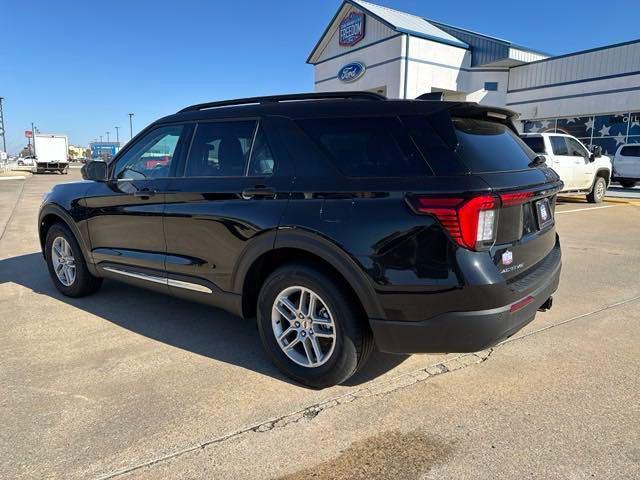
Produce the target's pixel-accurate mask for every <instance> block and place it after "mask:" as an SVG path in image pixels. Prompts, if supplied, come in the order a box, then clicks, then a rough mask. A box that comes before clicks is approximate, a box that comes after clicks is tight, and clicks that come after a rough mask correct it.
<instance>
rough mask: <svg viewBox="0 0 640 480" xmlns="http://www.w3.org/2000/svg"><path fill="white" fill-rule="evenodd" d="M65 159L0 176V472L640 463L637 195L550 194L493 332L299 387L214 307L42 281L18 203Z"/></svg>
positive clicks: (125, 289) (31, 223)
mask: <svg viewBox="0 0 640 480" xmlns="http://www.w3.org/2000/svg"><path fill="white" fill-rule="evenodd" d="M78 175H79V173H78V172H77V171H71V173H70V175H69V176H65V177H63V176H59V175H36V176H33V177H31V178H29V179H27V180H26V181H25V180H9V181H3V182H0V478H7V479H15V478H64V479H75V478H123V479H124V478H126V479H133V478H136V479H137V478H145V479H146V478H194V479H195V478H203V479H204V478H207V479H209V478H261V479H262V478H291V479H298V478H323V479H324V478H363V479H364V478H395V479H400V478H401V479H413V478H424V479H431V478H433V479H436V478H437V479H463V478H474V479H475V478H509V479H511V478H514V479H515V478H517V479H520V478H540V479H543V478H544V479H546V478H554V479H555V478H566V479H572V480H573V479H582V478H585V479H586V478H605V479H612V478H616V479H626V478H628V479H635V478H639V477H640V400H639V399H640V380H639V378H640V355H639V353H640V348H639V347H638V345H640V330H639V328H638V326H639V321H640V314H639V313H638V309H639V307H640V282H639V281H638V267H639V266H640V248H638V247H639V246H640V205H637V204H623V203H605V204H602V205H598V206H593V205H590V204H586V203H584V202H583V201H581V200H569V201H567V202H561V203H560V204H559V206H558V209H557V214H558V215H557V221H558V230H559V232H560V235H561V237H562V245H563V262H564V267H563V275H562V282H561V287H560V289H559V291H558V292H557V294H556V296H555V299H556V302H555V305H554V308H553V309H552V310H551V311H549V312H547V313H544V314H539V315H538V317H537V318H536V320H535V321H534V322H532V323H531V324H530V325H528V326H527V327H526V328H525V329H524V330H523V331H521V332H519V333H518V334H517V335H516V336H515V337H513V338H512V339H510V340H509V341H507V342H506V343H504V344H502V345H500V346H498V347H496V348H494V349H492V350H491V351H485V352H479V353H477V354H472V355H464V356H456V355H453V354H450V355H413V356H406V357H405V356H391V355H382V354H376V356H375V357H374V358H373V361H372V362H371V363H370V364H369V365H368V367H367V368H365V369H364V370H363V371H362V372H360V373H359V374H358V376H356V377H355V378H353V379H352V380H350V381H349V383H348V384H347V385H342V386H338V387H333V388H329V389H325V390H322V391H314V390H309V389H306V388H302V387H300V386H299V385H296V384H293V383H291V382H290V381H288V380H287V379H285V378H284V377H283V376H282V375H280V374H279V373H278V372H277V371H276V370H275V369H274V368H273V367H272V366H271V365H270V363H269V362H268V360H267V358H266V357H265V355H264V354H263V353H262V350H261V346H260V342H259V338H258V335H257V332H256V330H255V327H254V325H252V324H250V323H249V322H245V321H242V320H240V319H238V318H235V317H233V316H231V315H228V314H226V313H223V312H220V311H217V310H215V309H211V308H208V307H205V306H201V305H194V304H189V303H186V302H183V301H180V300H175V299H172V298H168V297H163V296H160V295H157V294H154V293H149V292H147V291H144V290H137V289H134V288H132V287H129V286H126V285H123V284H118V283H116V282H109V281H107V282H105V284H104V286H103V288H102V290H101V291H100V292H99V293H97V294H96V295H94V296H92V297H88V298H84V299H76V300H72V299H68V298H65V297H62V296H61V295H59V294H58V293H57V291H56V290H55V289H54V287H53V285H52V284H51V282H50V280H49V278H48V274H47V271H46V267H45V264H44V261H43V259H42V256H41V255H40V253H39V244H38V240H37V234H36V215H37V210H38V206H39V203H40V200H41V197H42V193H43V192H45V191H46V190H47V189H48V188H50V186H51V185H53V184H54V183H56V182H59V181H68V180H71V179H73V178H77V176H78Z"/></svg>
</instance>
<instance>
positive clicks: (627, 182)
mask: <svg viewBox="0 0 640 480" xmlns="http://www.w3.org/2000/svg"><path fill="white" fill-rule="evenodd" d="M620 185H622V186H623V187H624V188H633V187H635V186H636V182H633V181H631V180H620Z"/></svg>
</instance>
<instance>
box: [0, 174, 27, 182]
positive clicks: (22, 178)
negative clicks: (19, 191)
mask: <svg viewBox="0 0 640 480" xmlns="http://www.w3.org/2000/svg"><path fill="white" fill-rule="evenodd" d="M26 179H27V177H26V176H24V175H12V176H10V177H0V181H2V180H26Z"/></svg>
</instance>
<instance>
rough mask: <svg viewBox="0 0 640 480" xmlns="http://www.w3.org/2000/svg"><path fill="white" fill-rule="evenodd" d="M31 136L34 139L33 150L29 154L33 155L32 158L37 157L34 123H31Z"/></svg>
mask: <svg viewBox="0 0 640 480" xmlns="http://www.w3.org/2000/svg"><path fill="white" fill-rule="evenodd" d="M31 136H32V137H33V150H32V151H31V152H29V153H31V156H32V157H35V156H36V126H35V125H34V124H33V122H31Z"/></svg>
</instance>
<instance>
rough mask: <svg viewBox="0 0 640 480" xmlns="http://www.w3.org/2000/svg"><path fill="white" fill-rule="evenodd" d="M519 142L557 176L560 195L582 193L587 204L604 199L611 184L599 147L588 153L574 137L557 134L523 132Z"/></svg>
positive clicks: (607, 162)
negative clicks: (561, 187)
mask: <svg viewBox="0 0 640 480" xmlns="http://www.w3.org/2000/svg"><path fill="white" fill-rule="evenodd" d="M522 140H524V142H525V143H526V144H527V145H528V146H529V148H531V150H533V151H534V152H535V153H537V154H538V155H540V156H543V157H544V158H545V163H546V164H547V165H548V166H549V167H551V168H553V169H554V170H555V171H556V173H557V174H558V175H560V179H561V180H562V181H563V182H564V189H563V190H562V192H563V193H578V194H586V196H587V200H588V201H589V202H591V203H600V202H601V201H602V200H603V199H604V195H605V193H606V191H607V188H609V183H611V159H610V158H609V157H607V156H605V155H602V153H601V152H602V150H601V148H600V147H599V146H597V145H596V146H595V147H593V149H592V151H591V152H590V151H589V149H587V147H585V146H584V144H583V143H582V142H581V141H580V140H578V139H577V138H575V137H572V136H571V135H563V134H561V133H524V134H522Z"/></svg>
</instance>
